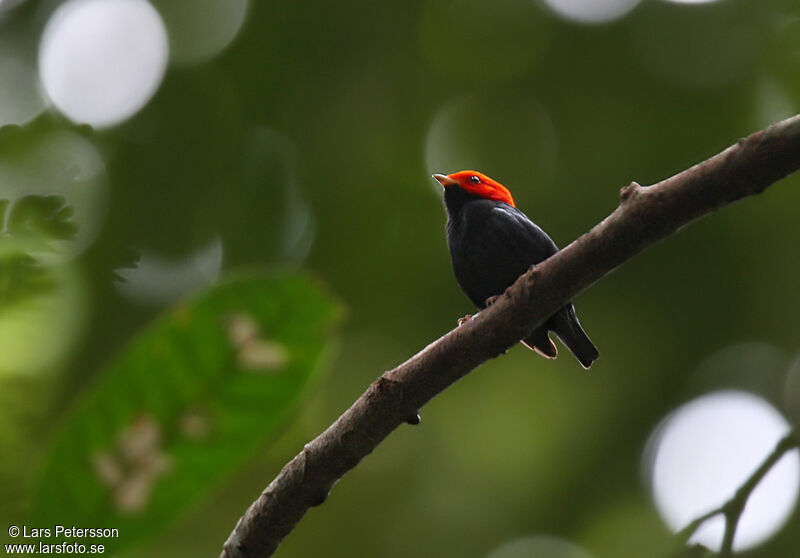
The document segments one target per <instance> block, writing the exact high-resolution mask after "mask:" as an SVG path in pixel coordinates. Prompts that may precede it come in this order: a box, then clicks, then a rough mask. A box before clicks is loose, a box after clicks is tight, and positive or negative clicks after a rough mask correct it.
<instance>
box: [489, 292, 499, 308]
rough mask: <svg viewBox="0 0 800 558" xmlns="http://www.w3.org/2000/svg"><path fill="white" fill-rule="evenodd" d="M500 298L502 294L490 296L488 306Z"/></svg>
mask: <svg viewBox="0 0 800 558" xmlns="http://www.w3.org/2000/svg"><path fill="white" fill-rule="evenodd" d="M498 298H500V295H494V296H490V297H489V298H487V299H486V307H487V308H488V307H489V306H491V305H492V304H494V303H495V302H497V299H498Z"/></svg>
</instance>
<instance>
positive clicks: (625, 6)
mask: <svg viewBox="0 0 800 558" xmlns="http://www.w3.org/2000/svg"><path fill="white" fill-rule="evenodd" d="M542 1H543V2H544V4H545V5H546V6H547V7H548V8H550V9H551V10H552V11H553V12H555V13H556V14H558V15H559V16H560V17H562V18H563V19H566V20H569V21H574V22H576V23H588V24H599V23H609V22H611V21H614V20H616V19H619V18H621V17H623V16H624V15H626V14H627V13H628V12H630V11H631V10H633V9H634V8H635V7H636V6H637V5H638V4H639V2H640V0H542Z"/></svg>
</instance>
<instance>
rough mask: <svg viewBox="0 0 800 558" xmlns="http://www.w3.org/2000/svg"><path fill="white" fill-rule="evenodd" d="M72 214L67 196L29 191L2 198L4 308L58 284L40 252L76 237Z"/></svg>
mask: <svg viewBox="0 0 800 558" xmlns="http://www.w3.org/2000/svg"><path fill="white" fill-rule="evenodd" d="M72 216H73V210H72V207H70V206H69V205H67V203H66V201H65V200H64V197H63V196H57V195H49V196H38V195H28V196H23V197H21V198H19V199H18V200H16V201H15V202H14V203H13V204H12V203H11V202H10V200H8V199H0V310H2V309H3V308H8V307H9V306H11V305H13V304H17V303H20V302H24V301H26V300H29V299H31V298H34V297H36V296H38V295H40V294H44V293H45V292H46V291H48V290H49V289H51V288H52V287H53V286H54V284H55V282H54V281H53V278H52V276H51V274H50V272H49V270H48V268H47V266H46V265H44V264H43V263H42V262H41V261H40V254H42V253H44V252H52V251H53V250H54V249H55V248H54V247H53V243H54V242H57V241H63V240H72V239H74V238H75V235H76V233H77V232H78V226H77V225H76V224H75V223H74V222H73V221H72Z"/></svg>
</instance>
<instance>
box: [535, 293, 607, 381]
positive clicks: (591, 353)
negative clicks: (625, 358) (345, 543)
mask: <svg viewBox="0 0 800 558" xmlns="http://www.w3.org/2000/svg"><path fill="white" fill-rule="evenodd" d="M547 326H548V328H549V329H552V330H553V333H555V334H556V335H557V336H558V338H559V339H561V342H562V343H564V345H566V346H567V348H568V349H569V350H570V351H572V354H573V355H575V358H577V359H578V361H580V363H581V366H583V367H584V368H586V369H588V368H589V367H590V366H591V365H592V363H593V362H594V361H595V360H597V357H598V356H600V353H599V352H598V351H597V347H595V346H594V343H592V340H591V339H589V336H588V335H586V332H585V331H583V328H582V327H581V323H580V322H579V321H578V315H577V314H575V307H574V306H573V305H572V304H567V305H566V306H565V307H564V308H562V309H561V310H559V311H558V312H557V313H556V314H555V315H554V316H553V317H552V318H550V320H548V324H547Z"/></svg>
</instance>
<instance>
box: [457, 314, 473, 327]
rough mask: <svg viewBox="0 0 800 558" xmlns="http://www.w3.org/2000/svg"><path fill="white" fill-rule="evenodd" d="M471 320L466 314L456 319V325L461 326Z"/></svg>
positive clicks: (470, 315)
mask: <svg viewBox="0 0 800 558" xmlns="http://www.w3.org/2000/svg"><path fill="white" fill-rule="evenodd" d="M471 319H472V314H467V315H466V316H464V317H463V318H459V319H458V325H460V326H462V325H464V324H465V323H467V322H468V321H470V320H471Z"/></svg>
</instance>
